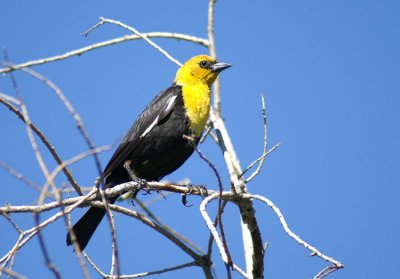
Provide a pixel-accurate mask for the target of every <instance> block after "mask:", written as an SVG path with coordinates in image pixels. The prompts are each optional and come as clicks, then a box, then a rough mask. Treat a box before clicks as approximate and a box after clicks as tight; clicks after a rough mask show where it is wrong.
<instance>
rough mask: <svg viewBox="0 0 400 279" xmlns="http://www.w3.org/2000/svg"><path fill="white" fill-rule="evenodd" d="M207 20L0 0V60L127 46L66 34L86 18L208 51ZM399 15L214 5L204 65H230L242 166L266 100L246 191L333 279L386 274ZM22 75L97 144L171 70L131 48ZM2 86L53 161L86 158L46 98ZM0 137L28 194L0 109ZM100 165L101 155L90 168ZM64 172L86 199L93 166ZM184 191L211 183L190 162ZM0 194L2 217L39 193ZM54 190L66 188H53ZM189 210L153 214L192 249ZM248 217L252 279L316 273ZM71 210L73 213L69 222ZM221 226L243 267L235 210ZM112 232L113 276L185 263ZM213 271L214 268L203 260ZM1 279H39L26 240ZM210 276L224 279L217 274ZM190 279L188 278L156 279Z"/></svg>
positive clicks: (347, 4) (392, 240)
mask: <svg viewBox="0 0 400 279" xmlns="http://www.w3.org/2000/svg"><path fill="white" fill-rule="evenodd" d="M207 6H208V4H207V1H40V2H37V1H35V2H32V1H3V2H2V4H1V6H0V47H1V48H6V49H7V50H8V52H9V55H10V59H11V61H13V62H14V63H20V62H25V61H28V60H32V59H38V58H43V57H49V56H52V55H57V54H61V53H64V52H66V51H69V50H73V49H77V48H80V47H83V46H86V45H90V44H92V43H95V42H99V41H102V40H106V39H111V38H115V37H118V36H121V35H124V34H128V32H127V31H125V30H122V29H120V28H118V27H115V26H104V27H102V28H100V29H99V30H97V31H96V32H94V33H93V34H91V35H90V36H89V37H88V38H84V37H82V36H80V35H79V34H80V33H81V32H83V31H85V30H86V29H87V28H88V27H90V26H92V25H93V24H94V23H96V22H97V20H98V18H99V17H100V16H103V17H109V18H114V19H117V20H120V21H123V22H125V23H127V24H130V25H133V26H135V27H136V28H138V29H139V30H141V31H142V32H147V31H172V32H181V33H187V34H191V35H195V36H199V37H206V23H207V21H206V20H207ZM399 13H400V2H399V1H395V0H393V1H389V0H387V1H381V0H375V1H373V0H363V1H362V0H346V1H344V0H339V1H316V0H313V1H311V0H307V1H295V0H291V1H290V0H288V1H248V2H246V3H244V2H243V1H224V0H219V1H218V2H217V6H216V20H215V24H216V42H217V50H218V58H219V59H220V60H222V61H224V62H229V63H231V64H233V65H234V67H232V68H231V69H229V70H227V71H226V72H224V73H223V74H222V80H221V82H222V101H223V115H224V117H225V119H226V124H227V127H228V129H229V132H230V134H231V136H232V140H233V143H234V145H235V147H236V150H237V153H238V155H239V157H240V160H241V164H242V166H243V167H245V166H247V165H248V164H249V163H250V162H252V161H253V160H254V159H255V158H257V157H258V156H259V155H260V154H261V152H262V136H263V128H262V118H261V103H260V94H264V95H265V98H266V102H267V110H268V128H269V129H268V130H269V136H270V137H269V142H270V144H271V146H272V144H275V143H277V142H281V143H282V145H281V147H280V148H279V149H278V150H277V151H276V152H274V153H273V154H272V155H271V156H270V157H268V159H267V162H266V164H265V167H264V169H263V171H262V173H261V174H260V175H259V176H258V177H257V178H256V179H255V180H254V181H253V182H252V183H251V184H250V185H249V189H250V191H251V192H252V193H257V194H261V195H265V196H267V197H268V198H270V199H272V200H273V201H274V202H275V203H276V204H277V205H278V206H279V207H280V209H281V210H282V212H283V213H284V215H285V216H286V218H287V221H288V222H289V225H290V227H291V228H292V229H293V230H294V231H295V232H296V233H298V234H299V235H300V236H301V237H302V238H304V239H305V240H306V241H308V242H310V243H311V244H312V245H315V246H316V247H318V248H319V249H321V251H322V252H324V253H326V254H328V255H329V256H332V257H334V258H336V259H338V260H340V261H342V262H343V263H344V264H345V269H344V270H341V271H339V272H337V273H336V274H334V275H332V277H331V278H392V277H394V276H396V275H397V274H398V268H397V267H398V260H399V258H398V251H399V250H400V240H399V235H400V226H399V218H398V213H399V212H400V202H399V197H400V190H399V186H400V183H399V182H400V179H399V166H400V148H399V142H400V125H399V119H400V109H399V108H400V82H399V80H400V29H399V27H400V18H399ZM156 41H157V43H159V44H160V45H161V46H162V47H164V48H165V49H166V50H168V51H169V52H170V53H171V54H172V55H173V56H175V57H176V58H177V59H179V60H180V61H182V62H183V61H185V60H186V59H187V58H189V57H191V56H193V55H196V54H200V53H204V52H206V49H204V48H202V47H200V46H196V45H193V44H191V43H187V42H176V41H167V40H163V39H158V40H156ZM34 69H35V70H37V71H39V72H40V73H42V74H44V75H46V76H48V77H49V78H50V79H51V80H52V81H54V82H55V83H56V84H57V85H58V86H59V87H60V88H62V90H63V91H64V93H65V94H66V95H67V96H68V98H69V99H70V100H71V102H72V103H73V105H74V106H75V107H76V109H77V110H78V112H79V113H80V114H81V116H82V117H83V119H84V121H85V124H86V127H87V129H88V131H89V133H90V135H91V137H92V139H93V140H94V142H95V143H96V144H97V145H104V144H112V143H115V142H116V141H118V139H120V137H121V136H123V134H124V133H125V131H126V130H127V129H128V128H129V126H130V124H131V123H132V122H133V120H134V119H135V118H136V116H137V115H138V114H139V113H140V111H141V110H142V109H143V108H144V106H145V105H146V104H147V103H148V102H149V101H150V100H151V99H152V98H153V97H154V96H155V95H156V94H157V93H158V92H160V91H161V90H163V89H164V88H166V87H168V86H169V85H170V83H171V82H172V80H173V77H174V74H175V71H176V69H177V68H176V66H175V65H174V64H173V63H171V62H170V61H168V60H166V59H165V58H164V57H163V56H162V55H161V54H159V53H158V52H156V51H155V50H154V49H152V48H151V47H149V46H148V45H147V44H145V43H144V42H142V41H134V42H128V43H123V44H119V45H115V46H112V47H108V48H103V49H99V50H96V51H93V52H91V53H86V54H84V55H82V56H80V57H74V58H71V59H68V60H64V61H60V62H56V63H51V64H47V65H43V66H37V67H34ZM16 77H17V80H18V83H19V86H20V89H21V92H22V94H23V96H24V98H25V101H26V103H27V105H28V108H29V109H30V114H31V117H32V119H33V121H34V122H35V123H37V125H38V126H39V127H40V128H41V129H42V130H43V131H44V132H45V133H46V135H47V136H48V137H49V139H50V140H51V142H52V143H53V144H54V145H55V147H56V149H57V150H58V151H59V153H60V154H61V156H62V157H63V158H64V159H67V158H70V157H72V156H74V155H75V154H77V153H79V152H82V151H84V150H86V146H85V144H84V142H83V140H82V138H81V137H80V135H79V133H78V131H77V130H76V128H75V125H74V122H73V121H72V119H71V117H70V116H69V114H68V112H67V111H66V110H65V108H64V107H63V106H62V105H61V103H60V102H59V100H58V99H57V98H56V97H55V96H54V94H53V92H51V91H50V90H49V89H48V88H47V87H46V86H44V85H43V84H41V83H40V82H38V81H37V80H34V79H32V78H30V77H28V76H26V75H25V74H23V73H17V74H16ZM0 92H4V93H8V94H14V92H13V89H12V87H11V85H10V79H9V77H8V76H1V77H0ZM0 130H1V137H0V159H1V160H3V161H5V162H7V163H8V164H10V165H11V166H13V167H14V168H16V169H17V170H19V171H21V172H23V173H24V174H26V175H27V176H28V177H30V178H31V179H33V180H34V181H36V182H38V183H40V184H42V183H43V182H44V178H43V176H42V174H41V172H40V170H39V168H38V166H37V163H36V161H35V157H34V155H33V152H32V150H31V148H30V145H29V143H28V140H27V138H26V133H25V130H24V126H23V125H22V124H21V122H20V121H18V120H17V119H16V118H15V116H14V115H12V114H11V113H10V112H9V111H7V110H6V109H5V108H4V107H0ZM41 148H42V150H45V149H44V148H43V146H41ZM201 149H202V150H203V152H204V153H205V154H206V155H207V156H208V157H209V158H210V159H212V160H213V161H214V162H215V164H216V165H217V166H218V168H219V170H220V172H221V173H222V174H223V178H224V184H225V187H226V189H228V179H227V175H226V171H225V166H224V162H223V160H222V156H221V153H220V151H219V150H218V148H217V147H216V146H215V144H214V143H213V142H212V141H211V140H208V141H207V142H206V143H205V144H204V145H202V146H201ZM44 153H45V154H46V158H48V161H49V162H50V161H51V160H50V158H49V157H48V154H47V153H46V152H45V151H44ZM111 154H112V153H111V152H107V153H104V154H102V155H101V159H102V164H103V165H105V164H106V163H107V160H108V159H109V157H110V156H111ZM51 167H54V163H51ZM72 170H73V172H74V174H75V175H76V177H77V179H78V181H79V183H80V184H81V185H91V184H92V182H93V181H94V179H95V177H96V175H97V174H96V171H95V168H94V166H93V160H91V159H87V160H84V161H82V162H80V163H78V164H76V165H74V166H73V167H72ZM186 177H188V178H190V179H191V181H192V182H193V183H197V184H205V185H208V187H209V188H216V186H215V185H216V184H215V178H214V176H213V174H212V171H211V170H210V169H209V168H208V167H207V166H206V164H205V163H204V162H202V161H201V160H200V159H199V158H198V156H196V155H194V156H193V157H192V158H191V159H190V160H189V161H188V162H187V163H186V164H185V166H184V167H182V168H181V169H180V170H178V171H177V172H175V173H174V174H172V175H170V176H168V177H167V178H168V179H169V180H172V181H178V180H180V179H182V178H186ZM0 181H1V189H2V190H1V195H0V203H1V204H5V203H7V202H8V203H11V204H15V205H17V204H30V203H34V202H35V199H36V198H37V194H36V193H35V192H34V191H33V190H31V189H30V188H28V187H27V186H25V185H23V184H22V183H21V182H19V181H17V180H16V179H14V178H12V177H10V176H9V175H8V174H7V173H6V172H5V171H3V170H0ZM57 181H58V182H59V183H61V182H63V181H66V179H65V178H64V177H62V176H60V177H59V179H58V180H57ZM156 197H157V195H156V194H152V195H151V197H145V199H154V198H156ZM190 202H191V203H193V204H194V206H193V207H191V208H184V207H183V206H182V205H181V203H180V200H179V197H175V196H169V197H168V198H167V200H165V201H164V200H161V201H159V202H157V203H156V204H154V205H153V206H152V207H151V208H152V209H153V210H154V212H155V213H156V214H159V216H160V217H161V219H162V220H163V221H165V222H166V223H167V224H170V225H171V226H172V227H174V228H176V229H177V230H178V231H179V232H181V233H182V234H184V235H186V236H188V237H189V238H191V239H193V241H195V242H196V243H197V244H198V245H199V246H200V247H202V248H203V249H206V245H207V239H208V232H207V229H206V227H205V224H204V221H203V220H202V219H201V217H200V214H199V212H198V204H199V199H198V198H196V197H193V198H190ZM125 205H126V206H128V207H130V205H129V204H127V203H126V204H125ZM256 205H257V206H256V208H257V217H258V219H259V223H260V226H261V228H262V231H263V239H264V240H265V241H267V240H268V241H269V242H270V246H269V249H268V251H267V255H266V262H265V268H266V273H265V274H266V277H268V278H310V277H312V276H314V275H315V274H316V273H317V272H318V271H319V270H320V269H322V268H323V267H324V265H325V263H324V262H323V261H322V260H320V259H317V258H310V257H308V251H307V250H305V249H304V248H303V247H300V246H299V245H297V244H296V243H295V242H294V241H293V240H292V239H290V238H289V237H288V236H287V235H286V234H285V233H284V232H283V230H282V228H281V226H280V224H279V222H278V221H277V218H276V216H275V215H274V214H273V213H272V212H271V210H270V209H268V208H266V207H264V206H263V205H261V204H258V203H256ZM82 212H83V210H82V211H77V212H76V213H75V214H73V219H74V220H77V219H78V218H79V217H80V215H81V214H82ZM45 216H49V215H48V214H44V215H43V218H44V217H45ZM15 220H16V222H17V223H18V224H19V225H20V226H21V227H22V228H24V229H27V228H29V226H30V225H31V224H32V218H31V217H30V216H26V217H21V216H15ZM224 220H225V227H226V229H227V230H228V232H227V235H228V241H229V243H230V247H231V250H232V253H233V256H234V260H235V261H236V262H237V263H238V264H239V265H240V266H242V267H243V266H244V263H243V258H242V257H241V255H242V253H241V236H240V231H239V221H238V214H237V210H236V208H234V207H233V206H230V207H228V209H227V212H226V215H225V218H224ZM0 226H1V229H0V239H1V240H0V252H1V255H3V254H4V253H5V251H8V250H9V249H10V248H11V245H12V243H14V241H15V240H16V237H17V236H16V234H15V233H14V232H13V230H12V229H11V228H10V226H9V225H8V224H7V223H6V222H5V221H4V220H3V219H1V220H0ZM117 226H118V232H119V235H118V237H119V238H118V239H119V244H120V246H121V248H120V251H121V253H120V256H121V258H122V271H123V273H125V274H128V273H136V272H143V271H148V270H154V269H157V268H161V267H168V266H172V265H176V264H181V263H184V262H188V261H190V259H189V258H188V257H187V256H186V255H185V254H184V253H182V252H181V251H179V250H178V249H176V248H175V247H173V245H171V244H170V243H169V242H168V241H166V240H164V239H163V238H162V237H160V236H158V235H157V234H155V233H154V232H152V231H150V230H149V229H148V228H146V227H144V226H142V225H141V224H139V223H138V222H137V221H135V220H132V219H128V218H126V217H123V216H119V215H118V216H117ZM107 229H108V227H107V225H106V222H103V223H102V225H101V227H100V229H99V231H98V232H97V233H96V235H95V237H94V238H93V239H92V241H91V243H90V244H89V246H88V249H87V251H88V253H89V254H90V255H92V256H93V258H94V259H95V260H96V261H97V262H98V263H99V265H100V266H101V267H102V268H103V269H105V270H106V271H108V270H109V265H110V239H109V234H108V232H107ZM44 235H45V237H46V240H47V242H46V243H47V244H48V246H49V247H50V255H51V257H52V259H53V261H54V262H55V264H56V266H57V267H58V268H59V269H60V271H61V273H62V275H63V276H64V277H65V278H79V277H82V273H81V272H80V268H79V265H78V262H77V261H76V259H75V257H74V256H73V252H72V249H70V248H67V247H66V246H65V226H64V223H63V222H62V220H60V221H58V222H56V223H54V224H52V225H50V226H49V227H48V228H47V229H46V230H45V232H44ZM153 243H157V246H155V245H153ZM149 247H151V248H149ZM214 259H216V260H215V261H216V264H217V265H218V266H221V262H220V261H219V260H218V256H217V254H216V257H214ZM15 270H16V271H19V272H21V273H22V274H25V275H28V276H29V277H32V278H39V277H40V278H52V274H51V273H50V272H49V271H48V270H47V269H46V268H45V266H44V259H43V256H42V253H41V251H40V250H39V248H38V241H37V240H33V241H31V243H30V244H28V245H27V246H25V247H24V248H23V249H22V250H21V251H20V253H19V257H18V258H17V260H16V263H15ZM217 271H218V274H219V276H220V278H224V277H225V274H224V269H223V268H218V270H217ZM91 273H92V274H95V273H94V271H93V270H91ZM201 275H202V273H201V270H200V269H199V268H196V269H186V270H181V271H177V272H174V273H170V274H168V275H164V276H162V278H187V277H188V276H191V277H195V278H197V277H199V276H201ZM95 277H97V276H95ZM235 278H239V277H238V276H237V275H235Z"/></svg>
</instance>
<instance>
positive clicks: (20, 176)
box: [0, 99, 41, 193]
mask: <svg viewBox="0 0 400 279" xmlns="http://www.w3.org/2000/svg"><path fill="white" fill-rule="evenodd" d="M0 102H1V99H0ZM0 167H2V168H3V169H5V170H6V171H7V172H8V173H9V174H10V175H12V176H14V177H15V178H17V179H19V180H21V181H22V182H24V183H25V184H26V185H28V186H29V187H31V188H32V189H34V190H35V191H37V192H39V193H40V192H41V187H40V185H39V184H37V183H36V182H34V181H32V180H31V179H30V178H28V177H26V176H25V175H24V174H22V173H20V172H18V171H17V170H15V169H14V168H12V167H11V166H9V165H8V164H7V163H6V162H3V161H1V160H0Z"/></svg>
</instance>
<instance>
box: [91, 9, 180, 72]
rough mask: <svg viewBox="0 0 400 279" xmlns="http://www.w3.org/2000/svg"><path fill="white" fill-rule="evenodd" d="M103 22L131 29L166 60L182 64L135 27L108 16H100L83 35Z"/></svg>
mask: <svg viewBox="0 0 400 279" xmlns="http://www.w3.org/2000/svg"><path fill="white" fill-rule="evenodd" d="M104 23H111V24H115V25H117V26H120V27H123V28H125V29H127V30H129V31H131V32H132V33H134V34H136V35H137V36H139V37H140V38H142V39H143V40H145V41H146V42H147V43H148V44H149V45H151V46H152V47H154V48H155V49H156V50H157V51H159V52H160V53H162V54H163V55H164V56H165V57H167V58H168V60H170V61H172V62H173V63H175V64H176V65H178V66H179V67H181V66H182V63H180V62H179V61H178V60H176V59H175V58H173V57H172V56H171V55H170V54H169V53H168V52H166V51H165V50H164V49H162V48H161V47H160V46H159V45H157V44H156V43H154V42H153V41H152V40H150V39H149V38H148V37H147V36H145V35H144V34H142V33H141V32H139V31H138V30H137V29H136V28H134V27H132V26H129V25H126V24H125V23H122V22H120V21H118V20H113V19H109V18H104V17H101V18H100V21H99V22H98V23H97V24H96V25H94V26H93V27H92V28H90V29H89V30H88V31H87V32H85V33H84V35H87V34H89V33H90V32H91V31H93V30H94V29H95V28H97V27H99V26H101V25H103V24H104Z"/></svg>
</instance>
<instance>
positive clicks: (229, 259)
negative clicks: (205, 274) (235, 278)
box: [196, 146, 233, 267]
mask: <svg viewBox="0 0 400 279" xmlns="http://www.w3.org/2000/svg"><path fill="white" fill-rule="evenodd" d="M196 151H197V153H198V154H199V156H200V158H201V159H203V160H204V161H205V162H206V163H207V164H208V166H209V167H210V168H211V169H212V170H213V172H214V174H215V176H216V178H217V183H218V188H219V198H218V214H217V215H218V220H219V222H218V226H219V230H220V233H221V239H222V244H223V245H224V249H225V253H226V256H227V260H228V264H227V265H228V266H229V267H232V264H233V263H232V257H231V253H230V252H229V248H228V243H227V241H226V237H225V230H224V225H223V222H222V213H223V206H222V192H223V191H224V188H223V185H222V179H221V176H220V175H219V172H218V170H217V167H216V166H215V165H214V164H213V163H212V162H211V161H210V160H208V159H207V157H206V156H205V155H204V154H203V153H202V152H201V151H200V149H199V148H198V147H197V146H196Z"/></svg>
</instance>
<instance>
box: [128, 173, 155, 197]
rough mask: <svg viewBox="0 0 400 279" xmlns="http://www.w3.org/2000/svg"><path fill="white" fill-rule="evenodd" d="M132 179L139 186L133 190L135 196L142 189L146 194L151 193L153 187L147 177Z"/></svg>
mask: <svg viewBox="0 0 400 279" xmlns="http://www.w3.org/2000/svg"><path fill="white" fill-rule="evenodd" d="M132 181H133V182H136V183H137V188H136V189H135V190H134V191H133V198H136V196H137V195H138V193H139V192H140V190H143V191H144V194H145V195H147V194H150V191H151V189H150V186H149V184H148V183H147V180H146V179H143V178H139V177H135V178H133V179H132Z"/></svg>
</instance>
